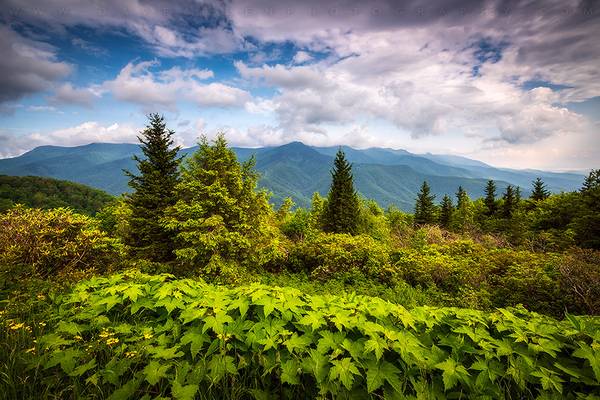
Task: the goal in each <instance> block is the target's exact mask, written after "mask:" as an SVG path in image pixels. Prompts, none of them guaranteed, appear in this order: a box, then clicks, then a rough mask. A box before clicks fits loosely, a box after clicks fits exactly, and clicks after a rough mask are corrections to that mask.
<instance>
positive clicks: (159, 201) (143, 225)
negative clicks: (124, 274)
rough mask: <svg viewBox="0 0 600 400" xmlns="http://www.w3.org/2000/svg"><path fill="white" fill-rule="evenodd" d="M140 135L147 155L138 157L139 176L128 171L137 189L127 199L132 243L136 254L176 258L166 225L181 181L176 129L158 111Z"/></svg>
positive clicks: (136, 159)
mask: <svg viewBox="0 0 600 400" xmlns="http://www.w3.org/2000/svg"><path fill="white" fill-rule="evenodd" d="M148 119H149V123H148V125H147V126H146V128H145V129H144V130H143V131H142V132H141V134H140V136H138V140H139V141H140V143H141V149H142V152H143V153H144V157H138V156H134V157H133V159H134V160H135V162H136V163H137V167H138V170H139V175H135V174H134V173H132V172H129V171H125V173H126V174H127V176H129V186H130V187H131V188H132V189H133V192H132V193H131V194H130V195H128V197H127V202H128V204H129V207H130V208H131V217H130V220H129V226H130V229H129V235H128V238H127V242H128V244H129V245H130V246H131V249H132V252H133V254H134V255H135V256H136V257H140V258H145V259H148V260H152V261H169V260H172V259H174V254H173V248H174V245H173V238H172V236H171V235H170V234H169V233H168V231H167V230H166V229H165V228H164V227H163V226H162V223H161V219H162V218H163V216H164V212H165V209H166V208H167V207H169V206H172V205H173V204H175V201H176V197H175V185H176V184H177V182H178V177H179V172H178V167H179V162H180V159H179V158H178V157H177V153H178V152H179V147H173V139H172V136H173V134H174V132H173V131H172V130H169V129H167V128H166V124H165V121H164V118H163V117H162V116H160V115H158V114H150V115H149V116H148Z"/></svg>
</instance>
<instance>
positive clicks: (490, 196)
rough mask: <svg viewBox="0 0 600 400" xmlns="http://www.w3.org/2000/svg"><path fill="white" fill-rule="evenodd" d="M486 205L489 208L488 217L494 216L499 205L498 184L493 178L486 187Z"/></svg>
mask: <svg viewBox="0 0 600 400" xmlns="http://www.w3.org/2000/svg"><path fill="white" fill-rule="evenodd" d="M484 203H485V206H486V208H487V210H486V214H487V215H488V217H492V216H494V214H496V211H498V205H497V204H496V184H495V183H494V181H493V180H491V179H490V180H489V181H488V183H487V186H486V187H485V199H484Z"/></svg>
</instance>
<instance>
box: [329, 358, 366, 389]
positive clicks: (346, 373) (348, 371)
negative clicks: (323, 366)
mask: <svg viewBox="0 0 600 400" xmlns="http://www.w3.org/2000/svg"><path fill="white" fill-rule="evenodd" d="M331 363H332V364H333V366H332V367H331V369H330V370H329V380H330V381H331V382H333V381H335V380H336V379H339V380H340V381H341V382H342V384H343V385H344V386H345V387H346V389H348V390H350V388H351V387H352V384H353V383H354V375H360V372H359V371H358V368H356V365H354V363H353V362H352V359H351V358H350V357H346V358H342V359H341V360H333V361H331Z"/></svg>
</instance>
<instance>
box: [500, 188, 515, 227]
mask: <svg viewBox="0 0 600 400" xmlns="http://www.w3.org/2000/svg"><path fill="white" fill-rule="evenodd" d="M502 199H503V200H504V202H503V203H502V216H503V217H504V218H506V219H510V218H511V217H512V214H513V212H514V211H515V208H516V199H515V190H514V188H513V187H512V185H508V186H507V187H506V191H505V192H504V195H503V196H502Z"/></svg>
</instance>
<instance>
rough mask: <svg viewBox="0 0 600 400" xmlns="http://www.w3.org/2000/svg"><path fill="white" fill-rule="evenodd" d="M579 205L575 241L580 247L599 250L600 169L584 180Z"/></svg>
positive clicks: (575, 225) (575, 223)
mask: <svg viewBox="0 0 600 400" xmlns="http://www.w3.org/2000/svg"><path fill="white" fill-rule="evenodd" d="M579 203H580V204H579V207H578V208H579V209H578V211H577V217H576V218H575V221H574V230H575V240H576V242H577V244H578V245H579V246H581V247H586V248H591V249H600V169H596V170H592V171H591V172H590V174H589V175H588V176H587V177H586V178H585V181H584V183H583V187H582V188H581V190H580V191H579Z"/></svg>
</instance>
